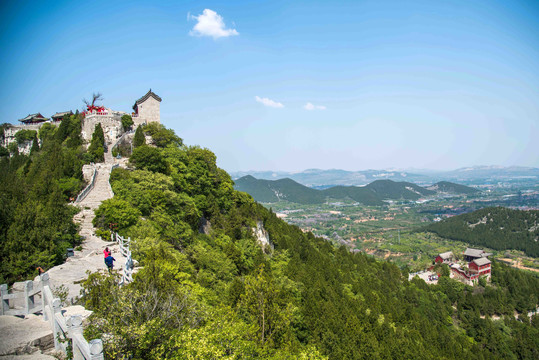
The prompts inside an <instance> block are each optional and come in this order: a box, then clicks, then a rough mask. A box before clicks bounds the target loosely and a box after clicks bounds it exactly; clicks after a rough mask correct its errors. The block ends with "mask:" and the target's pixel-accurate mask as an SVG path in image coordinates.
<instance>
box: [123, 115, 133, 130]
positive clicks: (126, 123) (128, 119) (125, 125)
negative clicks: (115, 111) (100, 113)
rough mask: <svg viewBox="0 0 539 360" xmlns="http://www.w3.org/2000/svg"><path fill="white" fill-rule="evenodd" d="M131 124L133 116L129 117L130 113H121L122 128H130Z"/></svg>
mask: <svg viewBox="0 0 539 360" xmlns="http://www.w3.org/2000/svg"><path fill="white" fill-rule="evenodd" d="M133 124H134V122H133V118H132V117H131V115H128V114H125V115H122V126H123V128H124V130H130V129H131V126H133Z"/></svg>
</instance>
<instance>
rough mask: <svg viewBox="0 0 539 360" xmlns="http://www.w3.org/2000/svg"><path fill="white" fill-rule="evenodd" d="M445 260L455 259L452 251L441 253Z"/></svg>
mask: <svg viewBox="0 0 539 360" xmlns="http://www.w3.org/2000/svg"><path fill="white" fill-rule="evenodd" d="M439 256H440V257H441V258H442V259H443V260H447V259H450V258H452V257H453V252H452V251H448V252H444V253H441V254H440V255H439Z"/></svg>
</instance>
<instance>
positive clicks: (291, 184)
mask: <svg viewBox="0 0 539 360" xmlns="http://www.w3.org/2000/svg"><path fill="white" fill-rule="evenodd" d="M235 188H236V190H239V191H244V192H246V193H248V194H250V195H251V196H252V197H253V198H254V199H255V200H256V201H260V202H265V203H271V202H277V201H281V200H286V201H290V202H294V203H298V204H321V203H324V202H326V201H328V200H330V199H331V200H353V201H356V202H358V203H361V204H363V205H374V206H380V205H383V204H384V200H417V199H419V198H420V197H422V196H429V195H434V194H436V192H434V191H431V190H428V189H425V188H423V187H421V186H418V185H416V184H412V183H409V182H395V181H392V180H376V181H374V182H372V183H370V184H369V185H367V186H363V187H358V186H334V187H331V188H328V189H324V190H316V189H312V188H309V187H307V186H304V185H301V184H299V183H297V182H295V181H294V180H292V179H288V178H286V179H280V180H261V179H255V178H254V177H252V176H250V175H246V176H244V177H242V178H240V179H238V180H236V182H235Z"/></svg>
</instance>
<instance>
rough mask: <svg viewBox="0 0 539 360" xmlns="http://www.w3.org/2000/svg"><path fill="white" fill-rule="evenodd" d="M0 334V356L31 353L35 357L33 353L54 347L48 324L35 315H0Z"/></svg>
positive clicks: (37, 353)
mask: <svg viewBox="0 0 539 360" xmlns="http://www.w3.org/2000/svg"><path fill="white" fill-rule="evenodd" d="M0 334H2V341H0V358H3V357H4V356H15V355H31V356H32V359H35V358H37V357H35V356H34V355H40V352H41V351H45V350H50V349H52V348H53V347H54V338H53V336H52V331H51V329H50V327H49V324H48V323H47V322H46V321H44V320H43V317H41V316H37V315H27V316H26V317H25V318H19V317H16V316H0ZM41 355H42V354H41Z"/></svg>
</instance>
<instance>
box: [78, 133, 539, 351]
mask: <svg viewBox="0 0 539 360" xmlns="http://www.w3.org/2000/svg"><path fill="white" fill-rule="evenodd" d="M158 133H159V131H157V132H156V134H158ZM142 155H144V156H142ZM130 161H131V163H132V164H133V166H134V169H133V170H124V169H116V170H114V171H113V173H112V176H111V183H112V187H113V189H114V193H115V197H114V198H113V199H111V200H107V201H105V202H104V203H103V204H102V206H101V208H100V209H98V211H97V218H96V224H97V225H100V226H102V227H103V228H104V229H105V228H106V226H107V224H108V223H110V222H114V223H117V224H118V226H119V231H120V232H121V233H122V234H123V235H127V236H131V238H132V239H133V241H134V243H133V250H134V257H135V258H136V259H137V260H139V261H140V263H141V265H142V266H143V268H141V269H140V270H139V272H138V273H137V274H136V277H135V281H134V282H133V283H131V284H129V285H127V286H124V287H122V288H119V289H118V287H117V285H116V283H115V280H114V278H111V277H110V276H108V275H105V274H93V275H91V276H90V278H89V279H88V281H87V282H86V284H85V288H86V294H87V295H86V297H85V298H84V301H85V304H86V306H87V307H88V308H90V309H92V310H93V311H94V313H93V315H92V317H93V320H92V321H91V322H90V324H91V325H90V327H89V328H88V329H87V335H88V337H89V338H93V337H101V338H103V339H105V351H106V353H107V356H108V357H110V358H121V357H130V358H145V359H183V358H211V359H221V358H223V359H260V358H262V359H292V358H294V359H296V358H299V359H325V358H329V359H373V358H387V359H410V358H414V359H433V358H446V359H461V358H470V359H498V358H529V359H532V358H534V357H536V356H537V355H538V350H537V349H539V343H538V342H539V340H538V339H539V321H538V320H537V319H535V318H534V319H535V320H534V322H533V325H532V324H531V323H530V322H529V320H528V322H527V323H522V322H519V321H517V320H515V319H514V317H513V315H512V314H513V312H514V311H515V310H518V311H526V310H527V309H533V308H535V306H536V305H537V294H538V293H539V279H537V277H534V276H531V275H528V274H525V273H521V272H518V271H517V270H513V269H510V268H508V267H506V266H504V265H500V266H499V267H498V265H496V269H498V270H496V272H495V273H494V274H493V279H494V280H493V281H494V282H495V283H496V284H497V289H494V288H490V287H489V288H488V289H486V290H485V292H484V293H482V294H478V293H476V292H474V291H472V289H471V288H468V287H465V286H464V285H462V284H461V283H458V282H456V281H453V280H450V279H444V280H443V281H441V282H440V285H438V286H434V287H429V286H427V285H426V284H425V283H424V282H423V281H422V280H413V281H411V282H408V281H407V280H406V279H405V276H403V274H402V273H401V271H400V270H399V269H398V268H397V267H396V266H395V265H392V264H390V263H388V262H379V261H376V260H374V259H373V258H371V257H368V256H366V255H363V254H358V253H355V254H354V253H351V252H349V251H348V250H347V249H346V248H344V247H341V248H337V247H334V246H333V245H332V244H330V243H329V242H327V241H325V240H323V239H320V238H316V237H314V236H313V235H312V234H311V233H303V232H302V231H301V230H300V229H299V228H298V227H295V226H291V225H288V224H286V223H285V222H283V221H282V220H280V219H278V218H277V216H276V215H275V214H274V213H272V212H271V211H270V210H267V209H265V208H264V207H262V206H261V205H259V204H257V203H256V202H255V201H253V199H252V198H251V197H250V196H249V195H247V194H246V193H243V192H239V191H235V190H234V189H233V186H232V185H233V182H232V180H231V179H230V177H229V176H228V174H227V173H226V172H224V171H223V170H221V169H219V168H218V167H217V166H216V164H215V155H214V154H213V153H212V152H211V151H209V150H207V149H201V148H199V147H196V146H195V147H188V146H185V145H181V143H180V142H176V143H175V144H170V143H167V142H163V143H161V144H160V145H159V146H158V147H157V148H153V147H149V146H146V145H141V146H139V147H137V148H136V149H135V151H134V153H133V156H132V157H131V160H130ZM156 164H158V166H155V165H156ZM202 218H203V219H204V223H205V224H208V222H209V224H211V225H210V228H211V229H209V230H208V228H207V227H206V230H204V233H201V232H200V231H201V229H199V225H200V219H202ZM258 222H261V223H262V224H263V226H264V228H265V229H266V230H267V231H268V233H269V237H270V240H271V243H272V245H273V247H274V248H273V249H272V248H271V247H267V246H262V245H261V244H260V243H259V242H258V241H257V239H256V238H255V236H254V235H253V228H255V227H256V225H257V223H258ZM508 287H510V290H509V291H508ZM530 294H531V296H530ZM452 306H455V308H456V309H457V310H455V309H454V308H453V307H452ZM494 312H498V313H501V314H510V316H508V317H507V318H506V319H504V320H503V321H502V322H501V323H499V324H496V323H494V322H492V321H490V320H488V319H481V318H480V314H482V313H483V314H491V313H494ZM105 334H106V336H105Z"/></svg>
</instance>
